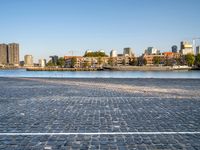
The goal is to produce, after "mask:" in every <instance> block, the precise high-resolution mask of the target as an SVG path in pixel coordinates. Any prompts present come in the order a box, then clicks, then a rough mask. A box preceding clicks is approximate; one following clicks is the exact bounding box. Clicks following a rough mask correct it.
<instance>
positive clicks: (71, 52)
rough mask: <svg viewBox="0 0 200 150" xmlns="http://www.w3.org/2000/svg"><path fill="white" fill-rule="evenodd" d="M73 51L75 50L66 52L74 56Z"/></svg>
mask: <svg viewBox="0 0 200 150" xmlns="http://www.w3.org/2000/svg"><path fill="white" fill-rule="evenodd" d="M75 52H76V51H73V50H71V51H68V53H69V54H71V56H74V53H75Z"/></svg>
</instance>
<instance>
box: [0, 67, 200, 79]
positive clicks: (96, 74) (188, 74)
mask: <svg viewBox="0 0 200 150" xmlns="http://www.w3.org/2000/svg"><path fill="white" fill-rule="evenodd" d="M0 77H52V78H200V71H156V72H155V71H82V72H81V71H80V72H74V71H66V72H62V71H26V70H24V69H18V70H0Z"/></svg>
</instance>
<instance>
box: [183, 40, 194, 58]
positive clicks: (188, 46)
mask: <svg viewBox="0 0 200 150" xmlns="http://www.w3.org/2000/svg"><path fill="white" fill-rule="evenodd" d="M180 53H181V54H182V55H187V54H189V53H191V54H194V50H193V46H192V44H191V43H190V42H188V41H183V42H181V50H180Z"/></svg>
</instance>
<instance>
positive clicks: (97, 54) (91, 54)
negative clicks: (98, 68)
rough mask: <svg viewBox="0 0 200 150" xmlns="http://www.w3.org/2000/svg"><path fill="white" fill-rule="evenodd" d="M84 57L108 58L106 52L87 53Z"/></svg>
mask: <svg viewBox="0 0 200 150" xmlns="http://www.w3.org/2000/svg"><path fill="white" fill-rule="evenodd" d="M84 57H108V56H107V55H106V54H105V53H104V52H99V51H97V52H89V53H85V55H84Z"/></svg>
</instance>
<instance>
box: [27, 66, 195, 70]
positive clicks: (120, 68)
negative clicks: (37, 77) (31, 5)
mask: <svg viewBox="0 0 200 150" xmlns="http://www.w3.org/2000/svg"><path fill="white" fill-rule="evenodd" d="M192 69H193V68H192V67H188V66H173V67H171V66H113V67H112V66H105V67H103V69H100V68H49V67H46V68H39V67H33V68H26V70H27V71H105V70H106V71H109V70H110V71H174V70H192ZM195 70H196V68H195Z"/></svg>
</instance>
